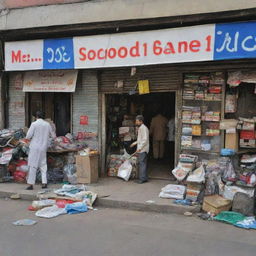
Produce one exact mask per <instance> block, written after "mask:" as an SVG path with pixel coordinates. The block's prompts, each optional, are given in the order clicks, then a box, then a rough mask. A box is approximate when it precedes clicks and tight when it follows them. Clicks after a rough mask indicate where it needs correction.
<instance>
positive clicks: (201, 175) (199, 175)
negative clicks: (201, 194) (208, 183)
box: [187, 165, 205, 183]
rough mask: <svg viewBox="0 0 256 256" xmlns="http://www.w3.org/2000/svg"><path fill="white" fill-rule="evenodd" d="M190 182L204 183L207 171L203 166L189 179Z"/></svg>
mask: <svg viewBox="0 0 256 256" xmlns="http://www.w3.org/2000/svg"><path fill="white" fill-rule="evenodd" d="M187 181H188V182H196V183H204V182H205V171H204V167H203V165H201V166H200V167H199V168H197V169H196V170H194V171H193V172H192V173H191V174H190V175H189V176H188V178H187Z"/></svg>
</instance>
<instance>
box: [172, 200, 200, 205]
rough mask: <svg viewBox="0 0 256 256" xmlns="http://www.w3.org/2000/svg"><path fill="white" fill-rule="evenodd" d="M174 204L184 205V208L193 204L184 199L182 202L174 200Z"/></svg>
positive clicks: (191, 201)
mask: <svg viewBox="0 0 256 256" xmlns="http://www.w3.org/2000/svg"><path fill="white" fill-rule="evenodd" d="M174 203H175V204H178V205H186V206H192V205H194V204H195V203H194V202H193V200H191V199H184V200H179V199H176V200H174Z"/></svg>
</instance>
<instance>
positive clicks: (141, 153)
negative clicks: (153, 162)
mask: <svg viewBox="0 0 256 256" xmlns="http://www.w3.org/2000/svg"><path fill="white" fill-rule="evenodd" d="M135 124H136V126H137V127H138V137H137V141H135V142H134V143H132V145H131V147H134V146H135V145H137V150H136V153H137V154H138V158H139V181H138V183H139V184H142V183H145V182H147V181H148V174H147V162H148V152H149V130H148V128H147V127H146V126H145V125H144V117H143V116H141V115H139V116H137V117H136V121H135Z"/></svg>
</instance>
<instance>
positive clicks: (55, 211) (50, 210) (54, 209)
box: [36, 205, 67, 219]
mask: <svg viewBox="0 0 256 256" xmlns="http://www.w3.org/2000/svg"><path fill="white" fill-rule="evenodd" d="M66 213H67V211H66V210H65V209H63V208H59V207H58V206H57V205H53V206H50V207H46V208H43V209H41V210H39V211H37V212H36V216H37V217H41V218H47V219H50V218H54V217H57V216H59V215H62V214H66Z"/></svg>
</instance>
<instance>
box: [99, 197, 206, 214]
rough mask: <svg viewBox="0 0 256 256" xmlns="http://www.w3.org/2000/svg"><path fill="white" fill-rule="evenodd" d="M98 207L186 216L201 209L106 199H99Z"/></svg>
mask: <svg viewBox="0 0 256 256" xmlns="http://www.w3.org/2000/svg"><path fill="white" fill-rule="evenodd" d="M95 204H96V205H97V206H103V207H106V208H120V209H127V210H134V211H143V212H155V213H168V214H171V213H174V214H182V215H183V214H184V213H185V212H192V213H199V212H200V210H201V208H200V207H198V206H183V205H176V204H171V203H170V204H169V205H160V204H148V203H138V202H129V201H120V200H113V199H106V198H98V199H97V201H96V203H95Z"/></svg>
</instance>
